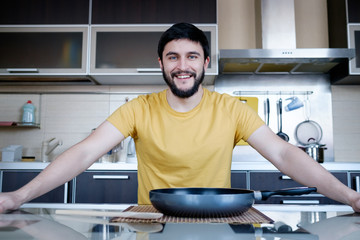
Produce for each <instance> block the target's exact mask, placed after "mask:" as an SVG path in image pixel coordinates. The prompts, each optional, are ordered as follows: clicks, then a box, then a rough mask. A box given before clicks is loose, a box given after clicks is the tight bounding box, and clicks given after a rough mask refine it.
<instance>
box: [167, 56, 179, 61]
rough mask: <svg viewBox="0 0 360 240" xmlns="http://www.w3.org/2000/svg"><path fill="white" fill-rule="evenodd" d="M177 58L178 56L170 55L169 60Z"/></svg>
mask: <svg viewBox="0 0 360 240" xmlns="http://www.w3.org/2000/svg"><path fill="white" fill-rule="evenodd" d="M176 59H177V57H176V56H170V57H169V60H170V61H175V60H176Z"/></svg>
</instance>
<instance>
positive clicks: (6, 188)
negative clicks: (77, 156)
mask: <svg viewBox="0 0 360 240" xmlns="http://www.w3.org/2000/svg"><path fill="white" fill-rule="evenodd" d="M39 173H40V171H39V170H23V171H18V170H14V171H10V170H9V171H4V172H3V176H2V177H3V178H2V183H3V184H2V191H3V192H11V191H14V190H17V189H19V188H20V187H22V186H24V185H25V184H27V183H28V182H30V181H31V180H32V179H33V178H35V177H36V176H37V175H38V174H39ZM67 187H68V183H66V184H64V185H61V186H59V187H57V188H55V189H53V190H52V191H50V192H48V193H45V194H44V195H42V196H40V197H37V198H35V199H33V200H31V201H30V202H31V203H67V201H68V199H67V198H68V192H67Z"/></svg>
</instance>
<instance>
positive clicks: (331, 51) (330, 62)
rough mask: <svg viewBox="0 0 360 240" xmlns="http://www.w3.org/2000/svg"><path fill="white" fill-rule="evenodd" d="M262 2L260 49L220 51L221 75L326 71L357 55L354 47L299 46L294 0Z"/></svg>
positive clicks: (267, 0) (260, 6) (265, 0)
mask: <svg viewBox="0 0 360 240" xmlns="http://www.w3.org/2000/svg"><path fill="white" fill-rule="evenodd" d="M259 2H261V3H260V4H258V6H259V8H260V11H257V12H261V13H260V14H261V31H258V35H260V37H261V41H258V42H257V45H259V46H260V48H257V49H236V50H233V49H222V50H220V55H219V72H220V74H254V73H255V74H316V73H320V74H323V73H328V72H329V71H330V70H331V69H332V68H334V67H335V66H337V65H339V64H341V63H346V62H348V61H349V60H350V59H352V58H354V57H355V50H354V49H347V48H296V33H295V10H294V0H258V1H257V3H259ZM257 10H258V8H257ZM259 42H260V43H259Z"/></svg>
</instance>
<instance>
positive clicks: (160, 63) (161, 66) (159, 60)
mask: <svg viewBox="0 0 360 240" xmlns="http://www.w3.org/2000/svg"><path fill="white" fill-rule="evenodd" d="M158 62H159V65H160V68H161V70H162V69H163V65H162V61H161V59H160V58H158Z"/></svg>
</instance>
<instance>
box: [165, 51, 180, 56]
mask: <svg viewBox="0 0 360 240" xmlns="http://www.w3.org/2000/svg"><path fill="white" fill-rule="evenodd" d="M169 55H177V53H176V52H168V53H167V54H166V55H165V56H169Z"/></svg>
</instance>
